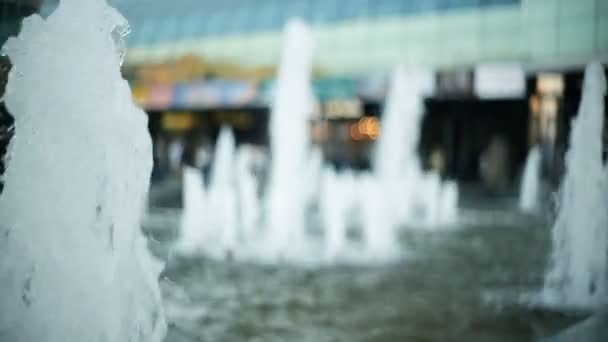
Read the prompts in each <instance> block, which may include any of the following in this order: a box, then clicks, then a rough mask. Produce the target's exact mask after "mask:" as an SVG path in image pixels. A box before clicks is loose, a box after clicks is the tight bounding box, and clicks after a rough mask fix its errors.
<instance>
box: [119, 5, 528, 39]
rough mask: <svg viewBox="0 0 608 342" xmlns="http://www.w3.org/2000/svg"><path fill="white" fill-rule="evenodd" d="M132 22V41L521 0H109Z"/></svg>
mask: <svg viewBox="0 0 608 342" xmlns="http://www.w3.org/2000/svg"><path fill="white" fill-rule="evenodd" d="M110 2H111V3H112V4H113V5H114V6H116V7H117V8H118V9H119V10H120V11H121V12H122V13H124V15H125V16H126V17H127V19H129V21H130V22H131V27H132V28H133V32H132V33H131V35H130V36H129V39H130V43H131V44H132V45H145V44H150V43H162V42H170V41H174V40H176V39H188V38H192V37H205V36H216V35H225V34H237V33H246V32H255V31H275V30H279V29H281V28H282V26H283V24H284V23H285V21H286V20H287V19H289V18H292V17H300V18H302V19H304V20H306V21H307V22H309V23H312V24H313V25H323V24H329V23H334V22H340V21H347V20H357V19H374V18H377V17H388V16H408V15H418V14H423V13H429V12H442V11H450V10H458V9H465V8H487V7H492V6H499V5H518V4H519V2H520V0H348V1H344V0H290V1H284V0H256V1H249V0H227V1H221V2H220V1H192V0H175V1H171V2H161V1H151V0H148V1H132V0H112V1H110Z"/></svg>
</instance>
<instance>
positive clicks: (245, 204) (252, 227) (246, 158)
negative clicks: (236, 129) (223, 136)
mask: <svg viewBox="0 0 608 342" xmlns="http://www.w3.org/2000/svg"><path fill="white" fill-rule="evenodd" d="M252 163H253V150H252V149H251V147H250V146H241V147H240V148H239V149H238V151H237V155H236V172H237V188H238V194H239V196H238V197H239V209H240V210H239V227H240V231H241V233H242V238H244V239H250V238H252V237H254V236H255V234H256V233H257V230H258V227H259V224H260V222H259V220H260V208H259V205H258V203H259V201H260V198H259V196H258V180H257V178H256V177H255V175H254V174H253V171H252Z"/></svg>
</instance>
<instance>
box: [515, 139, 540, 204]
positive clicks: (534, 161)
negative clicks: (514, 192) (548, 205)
mask: <svg viewBox="0 0 608 342" xmlns="http://www.w3.org/2000/svg"><path fill="white" fill-rule="evenodd" d="M540 162H541V155H540V150H539V148H538V146H534V147H533V148H531V149H530V152H528V157H527V158H526V165H525V166H524V175H523V178H522V181H521V187H520V190H519V209H521V210H522V211H525V212H534V211H536V210H537V209H538V201H539V196H540Z"/></svg>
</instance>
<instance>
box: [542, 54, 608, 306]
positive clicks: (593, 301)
mask: <svg viewBox="0 0 608 342" xmlns="http://www.w3.org/2000/svg"><path fill="white" fill-rule="evenodd" d="M605 94H606V77H605V75H604V70H603V67H602V65H601V64H599V63H590V64H589V65H588V66H587V68H586V70H585V80H584V86H583V96H582V100H581V105H580V108H579V112H578V116H577V117H576V119H574V120H573V123H572V132H571V135H570V149H569V151H568V154H567V157H566V175H565V178H564V181H563V184H562V189H561V193H560V195H561V202H560V210H559V214H558V217H557V221H556V222H555V225H554V227H553V256H552V268H551V270H550V271H549V272H548V274H547V275H546V278H545V288H544V292H543V295H544V300H545V301H546V302H548V303H549V304H551V305H558V306H566V307H585V308H588V307H594V306H598V305H602V304H605V302H606V299H607V298H606V296H607V294H608V287H607V281H608V265H607V256H606V253H607V251H608V198H607V195H606V194H607V193H608V172H607V167H606V166H604V165H603V162H602V130H603V127H604V96H605Z"/></svg>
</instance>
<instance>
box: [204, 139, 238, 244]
mask: <svg viewBox="0 0 608 342" xmlns="http://www.w3.org/2000/svg"><path fill="white" fill-rule="evenodd" d="M234 151H235V142H234V135H233V134H232V130H231V129H230V128H228V127H222V129H221V130H220V134H219V136H218V138H217V142H216V145H215V153H214V156H213V165H212V168H211V182H210V183H209V207H210V208H209V219H210V223H209V224H210V227H209V228H210V229H211V231H212V232H216V233H217V236H216V237H215V238H216V239H218V240H217V241H218V243H217V246H215V247H219V250H218V251H219V253H220V255H225V254H226V253H228V252H234V248H235V247H236V244H237V239H238V230H237V229H238V227H237V225H238V220H237V205H238V204H237V193H236V175H235V170H234V164H235V152H234ZM209 247H211V246H209Z"/></svg>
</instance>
